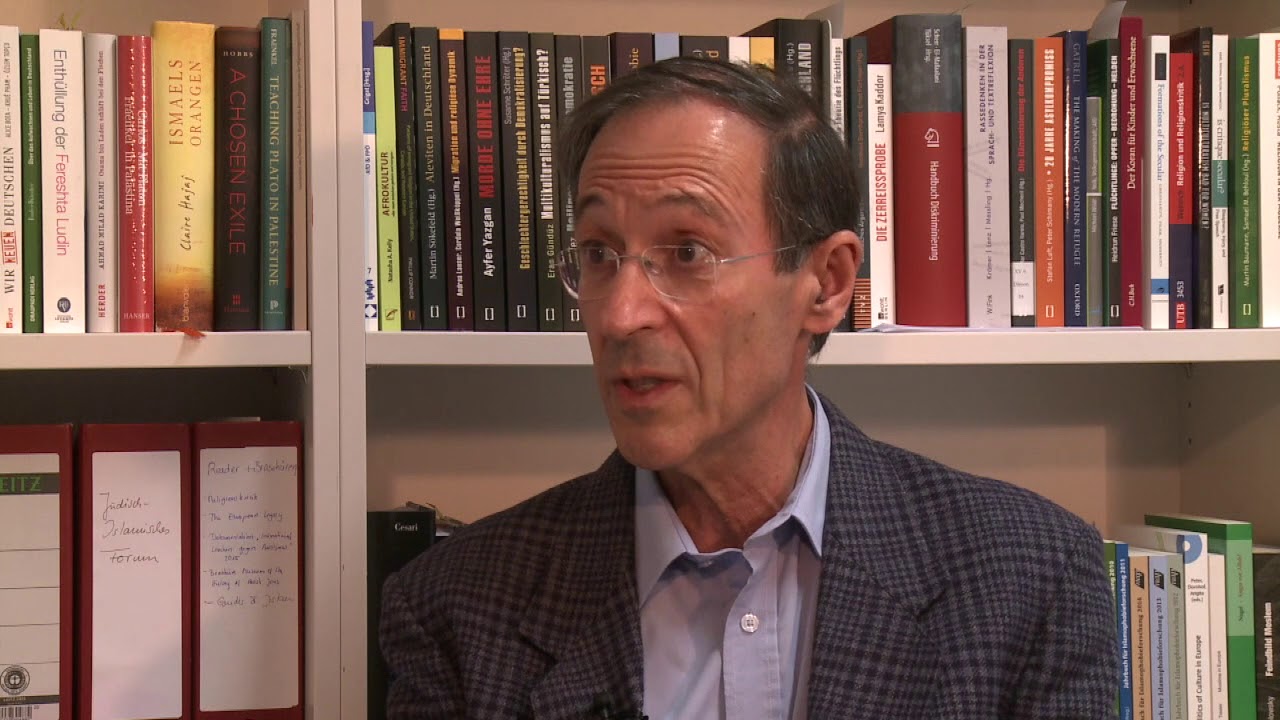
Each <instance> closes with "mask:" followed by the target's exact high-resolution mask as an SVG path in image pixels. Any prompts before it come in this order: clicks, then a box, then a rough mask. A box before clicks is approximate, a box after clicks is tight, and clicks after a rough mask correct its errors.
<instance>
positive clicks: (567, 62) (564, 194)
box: [513, 35, 679, 332]
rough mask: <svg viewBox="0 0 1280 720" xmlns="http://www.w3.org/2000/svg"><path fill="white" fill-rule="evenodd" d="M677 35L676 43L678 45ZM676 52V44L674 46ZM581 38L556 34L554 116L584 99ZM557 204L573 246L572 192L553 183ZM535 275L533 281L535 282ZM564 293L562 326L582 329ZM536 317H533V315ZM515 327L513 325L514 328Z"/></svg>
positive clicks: (565, 239)
mask: <svg viewBox="0 0 1280 720" xmlns="http://www.w3.org/2000/svg"><path fill="white" fill-rule="evenodd" d="M678 42H679V41H678V39H677V40H676V43H677V45H678ZM657 43H658V36H656V35H655V36H654V52H655V53H657ZM677 52H678V48H677ZM583 67H584V65H583V62H582V38H581V37H580V36H578V35H557V36H556V98H557V100H558V105H557V106H556V117H558V118H567V117H569V116H570V115H571V114H572V113H573V111H574V110H575V109H576V108H577V107H578V104H579V103H581V102H583V101H585V100H586V97H585V94H586V90H585V89H584V87H583ZM556 196H557V198H558V199H557V201H556V205H557V207H559V209H560V226H559V228H558V230H559V233H560V238H561V244H563V245H564V246H566V247H574V246H575V243H574V239H573V231H574V215H573V195H572V194H571V193H569V191H568V189H567V188H565V187H564V186H563V185H557V187H556ZM536 282H537V278H536V275H535V277H534V278H533V283H534V284H536ZM562 295H563V296H564V306H563V308H562V309H561V311H562V312H563V313H564V329H565V330H567V331H570V332H581V331H583V330H585V329H586V328H585V327H584V326H583V324H582V309H581V308H580V307H579V306H578V301H577V300H576V299H574V297H573V296H571V295H569V294H568V293H562ZM535 319H536V318H535ZM513 329H514V328H513Z"/></svg>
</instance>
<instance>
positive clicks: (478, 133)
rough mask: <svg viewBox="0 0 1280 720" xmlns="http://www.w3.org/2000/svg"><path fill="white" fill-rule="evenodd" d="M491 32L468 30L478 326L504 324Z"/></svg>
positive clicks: (491, 328) (490, 328) (498, 123)
mask: <svg viewBox="0 0 1280 720" xmlns="http://www.w3.org/2000/svg"><path fill="white" fill-rule="evenodd" d="M497 45H498V38H497V33H494V32H468V33H467V39H466V46H467V77H468V81H469V87H468V97H470V99H471V105H470V108H469V110H470V114H471V117H470V120H471V138H470V140H471V143H470V148H471V168H472V171H471V227H472V228H473V229H474V233H473V234H472V238H471V242H472V253H473V257H472V269H473V272H474V277H475V325H476V330H481V331H487V332H501V331H503V330H506V329H507V299H506V288H505V284H506V272H505V265H506V263H505V260H506V256H505V253H504V242H503V235H504V230H505V224H504V222H503V214H502V210H503V207H502V141H501V137H502V119H501V117H500V115H499V109H498V83H499V80H500V78H499V77H498V75H497V73H495V60H496V59H497V57H498V46H497Z"/></svg>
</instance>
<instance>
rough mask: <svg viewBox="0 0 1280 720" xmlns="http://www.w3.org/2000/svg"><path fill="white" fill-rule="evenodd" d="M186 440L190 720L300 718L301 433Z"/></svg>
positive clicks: (234, 429)
mask: <svg viewBox="0 0 1280 720" xmlns="http://www.w3.org/2000/svg"><path fill="white" fill-rule="evenodd" d="M193 440H194V446H193V447H194V449H193V454H194V456H195V457H194V467H195V471H194V480H193V482H194V485H195V492H196V498H197V500H196V503H195V507H194V509H193V517H194V518H195V519H196V520H195V523H194V527H195V538H196V539H195V549H194V553H193V556H194V559H195V575H194V577H195V578H196V582H195V583H194V586H195V597H194V598H193V607H194V608H195V616H194V619H193V622H194V637H193V642H194V652H193V653H192V656H193V657H194V658H195V668H194V675H193V679H194V685H195V694H194V701H193V705H192V707H193V712H194V714H195V717H196V720H303V701H302V698H303V694H304V692H303V679H304V677H305V673H304V668H305V664H304V652H303V638H304V637H305V636H304V628H303V623H304V616H303V597H302V595H303V588H304V587H305V585H304V578H303V556H302V552H303V543H302V532H303V504H302V499H303V493H302V488H303V486H304V479H305V474H304V472H303V454H302V427H301V425H300V424H299V423H296V422H288V421H285V422H220V423H197V424H195V425H194V426H193ZM290 515H292V517H291V518H290V517H289V516H290ZM206 559H209V560H210V561H211V562H208V563H206V562H205V561H206ZM290 576H291V577H290ZM273 583H274V584H273ZM295 630H296V634H294V633H295ZM294 653H296V655H294ZM295 659H296V662H295ZM206 675H207V677H206Z"/></svg>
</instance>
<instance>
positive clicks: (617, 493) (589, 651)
mask: <svg viewBox="0 0 1280 720" xmlns="http://www.w3.org/2000/svg"><path fill="white" fill-rule="evenodd" d="M582 490H583V493H582V496H581V497H582V502H581V506H580V507H579V508H576V509H575V511H574V512H575V514H576V516H577V517H576V519H577V522H575V523H573V528H572V529H570V530H569V531H568V532H567V533H566V534H565V535H564V536H562V541H561V542H560V543H559V546H558V547H555V548H552V549H550V550H549V552H550V553H551V557H552V561H551V565H550V567H549V569H548V571H547V574H546V577H545V578H544V580H543V584H542V586H541V587H540V588H539V590H538V592H537V593H536V594H535V596H534V597H532V598H530V602H529V608H528V610H527V612H526V613H525V616H524V618H523V620H522V621H521V624H520V632H521V634H522V635H523V636H524V637H525V638H526V639H527V640H528V641H529V642H531V643H533V644H534V645H535V646H537V647H538V648H540V649H541V650H542V651H543V652H545V653H546V654H547V655H548V656H550V658H551V664H550V666H549V668H548V670H547V672H546V673H545V674H544V675H543V676H542V677H541V678H540V679H539V680H538V681H537V682H536V683H535V685H534V688H533V693H532V706H533V713H534V717H536V718H540V719H546V720H558V719H562V718H563V719H568V718H585V717H594V715H591V709H592V706H593V705H594V704H595V703H596V702H597V701H598V700H599V699H601V698H607V699H608V701H609V702H610V703H611V704H612V706H613V707H614V708H615V710H618V709H623V708H627V709H630V708H639V707H640V705H641V698H642V687H641V685H642V682H643V651H642V649H641V641H640V611H639V605H638V601H637V600H636V589H635V562H634V558H635V501H634V495H635V482H634V470H633V469H631V467H630V465H628V464H627V463H626V462H625V461H624V460H622V458H621V456H620V455H618V454H617V453H614V454H613V455H612V456H610V458H609V459H608V460H607V461H606V462H605V464H604V465H603V466H601V468H600V469H599V470H598V471H597V472H596V474H595V477H594V478H593V479H592V481H591V482H590V483H589V484H588V485H587V486H585V487H584V488H582Z"/></svg>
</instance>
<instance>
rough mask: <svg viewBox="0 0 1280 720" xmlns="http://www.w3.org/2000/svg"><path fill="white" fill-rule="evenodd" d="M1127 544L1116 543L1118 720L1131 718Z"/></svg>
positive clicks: (1131, 648)
mask: <svg viewBox="0 0 1280 720" xmlns="http://www.w3.org/2000/svg"><path fill="white" fill-rule="evenodd" d="M1129 582H1130V578H1129V544H1128V543H1123V542H1117V543H1116V632H1117V633H1118V635H1119V638H1118V641H1119V644H1120V720H1133V647H1132V646H1131V645H1130V643H1129V637H1130V636H1129V623H1130V622H1132V620H1133V617H1132V615H1131V614H1130V610H1129Z"/></svg>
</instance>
